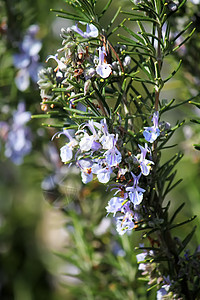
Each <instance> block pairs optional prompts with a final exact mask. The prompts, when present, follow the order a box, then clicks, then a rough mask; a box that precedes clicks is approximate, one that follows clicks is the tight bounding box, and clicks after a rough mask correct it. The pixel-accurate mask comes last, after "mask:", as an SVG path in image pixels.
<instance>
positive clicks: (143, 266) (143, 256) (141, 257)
mask: <svg viewBox="0 0 200 300" xmlns="http://www.w3.org/2000/svg"><path fill="white" fill-rule="evenodd" d="M146 256H147V252H143V253H140V254H137V255H136V259H137V262H138V263H139V266H138V270H141V271H145V270H146V263H142V262H143V261H145V259H146Z"/></svg>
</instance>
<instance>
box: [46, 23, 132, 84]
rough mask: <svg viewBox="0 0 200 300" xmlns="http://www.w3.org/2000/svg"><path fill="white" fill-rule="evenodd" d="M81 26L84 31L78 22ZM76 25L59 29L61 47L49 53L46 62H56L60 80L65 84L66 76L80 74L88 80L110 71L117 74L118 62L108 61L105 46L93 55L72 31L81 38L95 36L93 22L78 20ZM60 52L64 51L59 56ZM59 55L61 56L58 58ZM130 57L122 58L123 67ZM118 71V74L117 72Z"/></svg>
mask: <svg viewBox="0 0 200 300" xmlns="http://www.w3.org/2000/svg"><path fill="white" fill-rule="evenodd" d="M79 23H81V25H82V26H85V25H86V31H82V30H81V29H80V28H79V27H78V24H79ZM79 23H77V24H76V25H74V26H72V27H69V28H67V29H64V28H62V29H61V37H62V38H63V43H62V44H63V47H62V48H60V49H58V50H57V53H56V54H55V55H49V56H48V57H47V60H46V62H47V61H48V60H49V59H53V60H55V61H56V63H57V67H56V68H55V69H54V71H55V72H56V76H57V78H59V79H60V81H62V83H63V84H65V85H66V84H67V82H66V81H65V79H66V78H69V77H70V76H71V77H74V76H75V77H77V78H79V77H80V76H82V78H84V80H86V81H87V80H89V79H90V78H92V77H93V76H100V77H101V78H107V77H109V76H110V75H111V73H113V74H115V75H119V73H120V67H119V66H118V62H116V61H114V62H110V61H109V59H108V54H107V52H106V49H105V46H104V45H102V46H100V47H98V56H97V55H95V52H96V51H92V52H91V53H89V46H88V43H87V42H85V41H84V40H83V41H78V43H77V40H76V37H75V36H74V33H78V34H79V35H80V36H81V37H82V38H83V39H89V38H96V37H98V36H99V31H98V29H97V28H96V27H95V26H94V25H93V24H85V23H82V22H79ZM60 53H64V56H61V55H60ZM59 56H61V57H60V58H59ZM130 63H131V58H130V57H129V56H128V55H126V56H124V59H123V62H122V64H123V67H129V65H130ZM117 73H118V74H117Z"/></svg>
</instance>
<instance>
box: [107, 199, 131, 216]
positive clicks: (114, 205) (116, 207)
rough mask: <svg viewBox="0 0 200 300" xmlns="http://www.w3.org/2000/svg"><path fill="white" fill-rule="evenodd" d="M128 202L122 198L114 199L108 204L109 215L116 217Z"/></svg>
mask: <svg viewBox="0 0 200 300" xmlns="http://www.w3.org/2000/svg"><path fill="white" fill-rule="evenodd" d="M125 202H126V201H125V200H124V198H121V197H113V198H111V199H110V201H109V202H108V206H106V210H107V213H112V214H113V217H115V215H116V213H117V212H118V211H121V208H122V205H123V204H124V203H125Z"/></svg>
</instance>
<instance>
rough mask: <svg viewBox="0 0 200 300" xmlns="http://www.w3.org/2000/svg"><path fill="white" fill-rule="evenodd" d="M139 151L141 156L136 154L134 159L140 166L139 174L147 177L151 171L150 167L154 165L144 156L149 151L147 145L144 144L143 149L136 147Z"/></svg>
mask: <svg viewBox="0 0 200 300" xmlns="http://www.w3.org/2000/svg"><path fill="white" fill-rule="evenodd" d="M138 146H139V148H140V150H141V154H138V155H137V156H136V159H137V161H138V163H139V164H140V169H141V172H142V174H143V175H144V176H147V175H149V172H150V170H151V165H152V164H154V162H153V161H151V160H148V159H146V154H147V152H148V151H149V149H148V147H147V144H145V148H144V147H142V146H140V145H138Z"/></svg>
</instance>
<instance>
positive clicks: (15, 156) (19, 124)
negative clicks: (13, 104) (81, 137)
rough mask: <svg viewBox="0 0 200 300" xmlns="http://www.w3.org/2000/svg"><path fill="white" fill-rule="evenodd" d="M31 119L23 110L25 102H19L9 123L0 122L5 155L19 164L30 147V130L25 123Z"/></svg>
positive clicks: (28, 113) (29, 114) (0, 134)
mask: <svg viewBox="0 0 200 300" xmlns="http://www.w3.org/2000/svg"><path fill="white" fill-rule="evenodd" d="M30 119H31V113H30V112H28V111H26V110H25V104H24V103H23V102H20V103H19V104H18V108H17V110H16V111H14V112H13V116H12V120H11V122H10V123H8V122H5V121H1V122H0V137H1V139H2V140H3V141H4V143H5V156H6V157H8V158H9V159H10V160H11V161H12V162H14V163H15V164H17V165H19V164H21V163H22V162H23V159H24V156H25V155H27V154H28V153H29V152H30V151H31V148H32V141H31V131H30V128H29V127H28V126H26V123H27V122H28V121H29V120H30Z"/></svg>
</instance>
